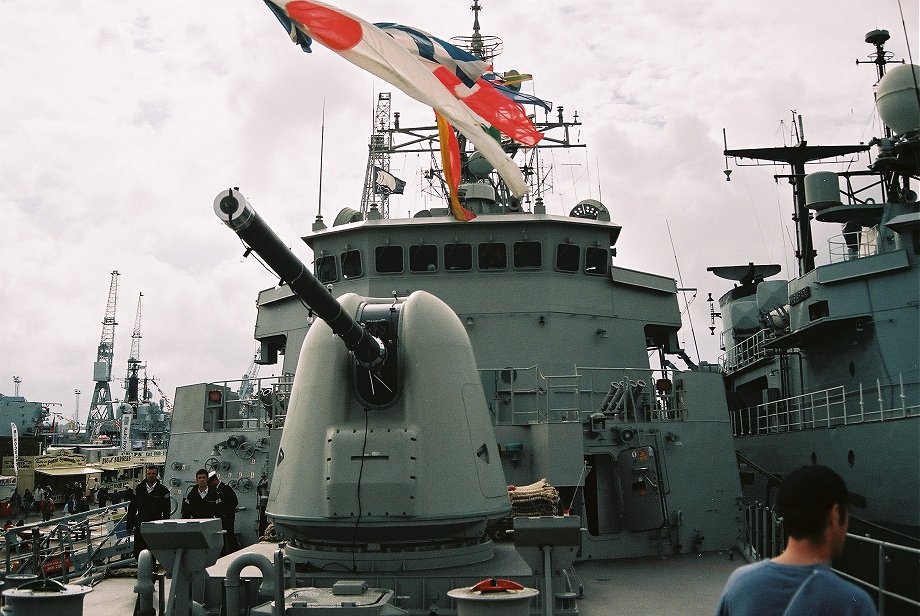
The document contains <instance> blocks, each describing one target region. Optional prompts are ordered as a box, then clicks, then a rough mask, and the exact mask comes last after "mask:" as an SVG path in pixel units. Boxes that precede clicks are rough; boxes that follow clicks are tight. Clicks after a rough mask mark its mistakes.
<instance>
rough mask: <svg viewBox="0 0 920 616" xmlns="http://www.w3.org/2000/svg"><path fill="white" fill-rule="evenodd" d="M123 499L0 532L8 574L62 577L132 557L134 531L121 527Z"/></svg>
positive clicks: (67, 578)
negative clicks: (105, 505) (96, 507)
mask: <svg viewBox="0 0 920 616" xmlns="http://www.w3.org/2000/svg"><path fill="white" fill-rule="evenodd" d="M126 512H127V503H121V504H118V505H110V506H108V507H104V508H99V509H92V510H90V511H87V512H83V513H77V514H74V515H68V516H64V517H60V518H54V519H52V520H49V521H47V522H35V523H32V524H26V525H23V526H14V527H13V528H10V529H9V530H7V531H6V532H4V533H3V560H4V567H5V572H6V574H10V573H18V574H34V575H37V576H39V577H46V578H54V579H62V580H63V581H64V582H65V583H66V582H68V581H69V580H70V579H71V578H78V577H85V576H86V575H88V574H89V573H90V572H91V570H92V569H93V568H94V567H97V566H103V567H109V566H113V565H116V564H122V561H126V560H128V559H132V558H133V556H134V555H133V537H132V535H131V534H129V533H127V532H126V531H125V528H124V522H123V518H124V516H125V514H126Z"/></svg>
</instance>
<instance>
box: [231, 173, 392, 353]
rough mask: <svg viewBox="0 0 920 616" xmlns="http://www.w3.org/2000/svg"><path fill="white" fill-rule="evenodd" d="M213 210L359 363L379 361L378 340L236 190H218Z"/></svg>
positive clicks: (380, 345) (380, 348)
mask: <svg viewBox="0 0 920 616" xmlns="http://www.w3.org/2000/svg"><path fill="white" fill-rule="evenodd" d="M214 213H215V214H217V217H218V218H220V219H221V220H222V221H223V222H224V224H226V225H227V226H228V227H230V228H231V229H232V230H233V231H234V232H235V233H236V234H237V235H238V236H239V237H240V239H242V240H243V241H244V242H245V243H246V244H247V245H248V246H249V247H250V248H251V249H252V250H253V251H254V252H255V253H256V254H257V255H259V256H260V257H261V258H262V260H263V261H265V263H266V264H268V266H269V267H270V268H272V270H273V271H274V272H275V273H276V274H277V275H278V277H279V278H281V279H282V280H283V281H284V282H286V283H287V285H288V286H289V287H290V288H291V291H293V292H294V293H295V294H296V295H297V297H299V298H300V299H301V300H303V301H304V302H305V303H306V304H307V306H309V307H310V309H311V310H313V312H314V313H315V314H316V316H318V317H319V318H321V319H322V320H323V321H325V322H326V323H327V324H328V325H329V327H331V328H332V331H333V332H334V333H335V334H336V335H337V336H338V337H339V338H341V339H342V341H343V342H344V343H345V346H346V347H347V348H348V350H349V351H351V352H352V353H354V355H355V358H356V359H357V360H358V361H359V362H360V363H361V364H363V365H365V366H376V365H378V364H380V363H382V361H383V360H384V348H383V345H382V343H381V342H380V341H379V340H378V339H376V338H375V337H374V336H371V335H370V334H369V333H368V332H367V330H365V329H364V327H363V326H362V325H361V324H360V323H358V322H357V321H355V319H353V318H352V317H351V315H350V314H348V313H347V312H345V311H344V310H342V307H341V305H339V303H338V301H336V299H335V298H334V297H332V294H331V293H330V292H329V291H328V290H327V289H326V287H325V286H323V283H321V282H320V281H319V279H317V278H316V276H314V275H313V274H312V273H311V272H310V270H309V269H308V268H307V266H306V265H305V264H304V263H303V261H301V260H300V259H298V258H297V256H296V255H295V254H294V253H293V252H291V250H290V249H289V248H288V247H287V246H285V245H284V242H282V241H281V239H280V238H278V236H277V235H275V232H274V231H272V229H271V227H269V226H268V225H267V224H266V223H265V221H263V220H262V218H261V217H260V216H259V215H258V214H257V213H256V211H255V209H253V207H252V206H251V205H250V204H249V202H248V201H246V198H245V197H244V196H243V195H242V193H240V191H239V190H237V189H236V188H231V189H228V190H224V191H222V192H220V193H219V194H218V195H217V197H216V198H215V199H214Z"/></svg>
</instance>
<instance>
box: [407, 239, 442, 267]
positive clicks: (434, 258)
mask: <svg viewBox="0 0 920 616" xmlns="http://www.w3.org/2000/svg"><path fill="white" fill-rule="evenodd" d="M409 271H412V272H436V271H438V247H437V246H435V245H434V244H418V245H416V246H409Z"/></svg>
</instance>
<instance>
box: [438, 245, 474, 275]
mask: <svg viewBox="0 0 920 616" xmlns="http://www.w3.org/2000/svg"><path fill="white" fill-rule="evenodd" d="M444 268H445V269H446V270H447V271H450V272H468V271H470V270H471V269H473V245H472V244H447V245H446V246H444Z"/></svg>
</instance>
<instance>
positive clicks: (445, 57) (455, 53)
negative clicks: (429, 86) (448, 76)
mask: <svg viewBox="0 0 920 616" xmlns="http://www.w3.org/2000/svg"><path fill="white" fill-rule="evenodd" d="M374 25H375V26H377V27H378V28H380V29H381V30H383V31H384V32H386V33H387V34H389V35H390V36H392V37H393V38H394V39H396V42H398V43H399V44H400V45H402V46H403V47H404V48H406V49H407V50H408V51H410V52H412V53H414V54H418V55H419V56H420V57H421V58H423V59H425V60H428V61H429V62H434V63H436V64H440V65H441V66H443V67H445V68H447V69H448V70H449V71H451V72H452V73H453V74H454V75H456V76H457V78H459V79H460V81H462V82H463V83H464V85H466V87H468V88H470V87H472V86H473V84H474V83H476V80H477V79H479V78H480V77H482V75H483V73H485V72H486V71H487V70H489V68H490V65H489V64H488V63H487V62H484V61H483V60H480V59H479V58H477V57H476V56H474V55H473V54H471V53H470V52H468V51H466V50H465V49H460V48H459V47H457V46H456V45H451V44H450V43H448V42H447V41H445V40H443V39H439V38H438V37H436V36H432V35H430V34H428V33H427V32H423V31H422V30H417V29H415V28H410V27H409V26H403V25H401V24H394V23H390V22H386V23H376V24H374Z"/></svg>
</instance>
